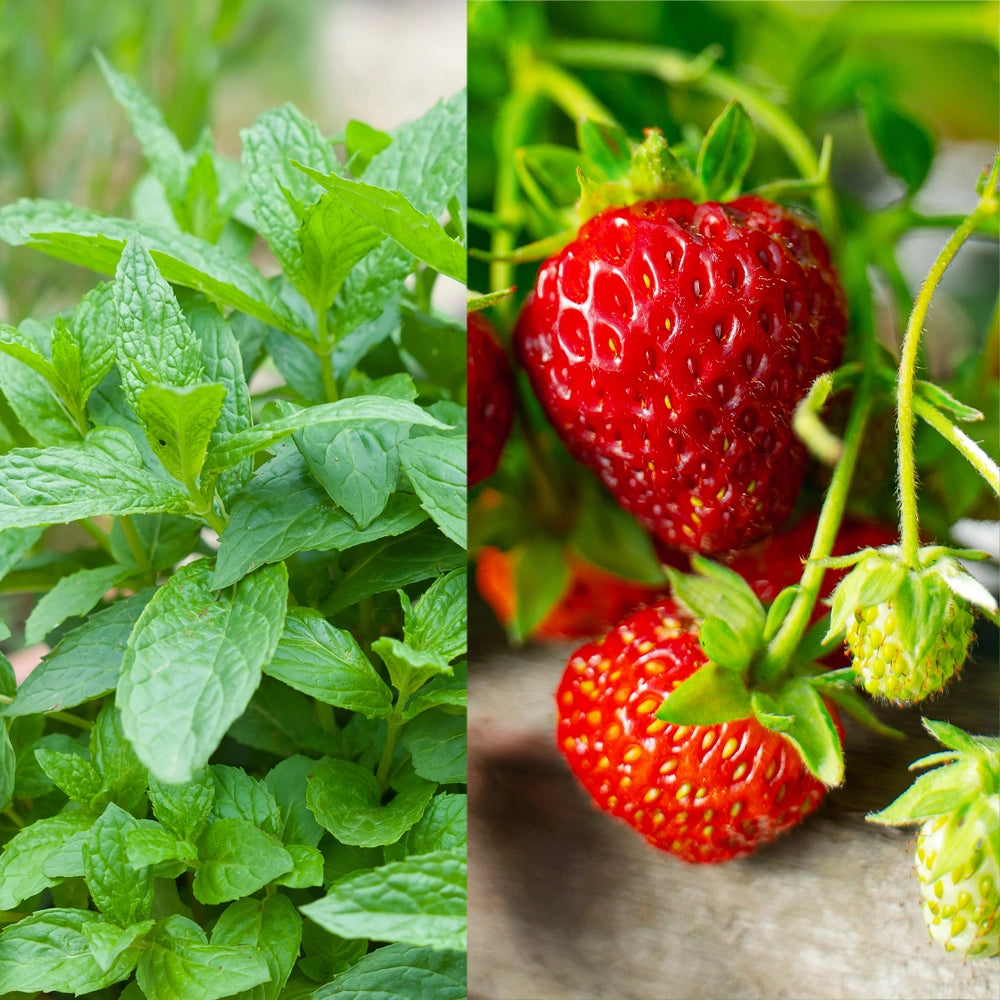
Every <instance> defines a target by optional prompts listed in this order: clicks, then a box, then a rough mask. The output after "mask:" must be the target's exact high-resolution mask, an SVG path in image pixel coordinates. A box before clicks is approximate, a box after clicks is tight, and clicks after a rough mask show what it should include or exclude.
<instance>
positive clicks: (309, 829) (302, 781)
mask: <svg viewBox="0 0 1000 1000" xmlns="http://www.w3.org/2000/svg"><path fill="white" fill-rule="evenodd" d="M315 766H316V761H315V760H313V759H312V758H310V757H304V756H302V755H301V754H296V755H295V756H292V757H286V758H285V759H284V760H282V761H279V762H278V763H277V764H275V766H274V767H272V768H271V770H270V771H268V772H267V774H266V776H265V777H264V784H265V785H267V787H268V788H269V789H270V790H271V794H272V795H273V796H274V800H275V802H277V804H278V809H279V811H280V813H281V830H280V834H281V840H282V842H283V843H284V844H285V845H286V846H287V845H290V844H306V845H308V846H310V847H316V846H317V845H318V844H319V842H320V839H321V838H322V836H323V828H322V827H321V826H320V825H319V823H317V822H316V820H315V818H314V817H313V814H312V813H311V812H310V811H309V808H308V807H307V806H306V780H307V779H308V777H309V775H310V774H312V772H313V768H314V767H315Z"/></svg>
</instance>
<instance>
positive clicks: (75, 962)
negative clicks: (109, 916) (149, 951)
mask: <svg viewBox="0 0 1000 1000" xmlns="http://www.w3.org/2000/svg"><path fill="white" fill-rule="evenodd" d="M100 922H101V917H100V916H99V915H98V914H97V913H94V912H92V911H89V910H71V909H57V908H53V909H49V910H41V911H40V912H38V913H34V914H32V915H31V916H28V917H25V918H24V920H20V921H18V922H17V923H16V924H12V925H11V926H9V927H6V928H5V929H4V931H3V933H2V934H0V991H3V992H5V993H6V992H8V991H11V992H12V991H17V990H21V991H24V992H31V993H36V992H38V991H41V990H49V991H53V992H61V993H73V994H74V995H77V996H79V995H80V994H81V993H93V992H95V991H97V990H100V989H103V988H104V987H105V986H110V985H111V984H112V983H118V982H121V981H122V980H123V979H125V978H126V977H127V976H128V975H129V974H130V973H131V971H132V969H133V968H134V966H135V963H136V953H135V952H134V951H126V952H125V953H124V954H121V955H119V956H118V958H117V959H116V961H115V962H114V964H113V965H112V966H111V968H109V969H107V970H104V969H102V968H101V967H100V966H99V965H98V964H97V962H96V960H95V959H94V956H93V955H92V954H91V951H90V945H89V943H88V941H87V938H86V937H85V936H84V928H85V927H87V926H88V925H95V924H98V923H100Z"/></svg>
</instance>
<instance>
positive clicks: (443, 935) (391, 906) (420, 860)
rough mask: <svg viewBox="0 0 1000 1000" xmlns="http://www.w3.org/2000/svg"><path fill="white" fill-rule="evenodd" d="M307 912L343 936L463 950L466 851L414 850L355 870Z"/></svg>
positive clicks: (306, 907) (308, 908)
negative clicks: (375, 865)
mask: <svg viewBox="0 0 1000 1000" xmlns="http://www.w3.org/2000/svg"><path fill="white" fill-rule="evenodd" d="M302 912H303V913H304V914H305V915H306V916H307V917H309V918H310V919H311V920H315V921H316V923H318V924H319V925H320V926H321V927H324V928H325V929H326V930H328V931H330V933H331V934H339V935H340V936H341V937H350V936H358V935H360V936H363V937H368V938H374V939H376V940H379V941H392V942H401V943H404V944H412V945H418V946H425V947H430V948H438V949H453V950H456V951H458V950H461V949H463V948H465V933H466V932H465V923H466V922H465V913H466V862H465V852H464V851H462V850H451V851H435V852H433V853H430V854H418V855H411V856H410V857H408V858H405V859H403V860H401V861H392V862H389V863H388V864H386V865H383V866H381V867H380V868H376V869H374V870H373V871H366V872H360V873H358V874H356V875H349V876H348V877H347V878H344V879H341V880H340V881H339V882H337V883H336V884H335V885H334V886H333V887H332V888H331V890H330V892H329V893H328V894H327V895H326V896H325V897H324V898H323V899H318V900H316V902H314V903H308V904H307V905H305V906H303V907H302Z"/></svg>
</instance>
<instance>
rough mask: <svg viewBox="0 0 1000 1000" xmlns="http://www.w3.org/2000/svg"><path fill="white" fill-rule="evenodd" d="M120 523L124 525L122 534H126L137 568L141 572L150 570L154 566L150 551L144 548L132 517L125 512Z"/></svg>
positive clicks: (119, 520)
mask: <svg viewBox="0 0 1000 1000" xmlns="http://www.w3.org/2000/svg"><path fill="white" fill-rule="evenodd" d="M118 523H119V524H121V526H122V534H124V535H125V541H126V542H128V550H129V552H131V553H132V558H133V559H134V560H135V565H136V568H137V569H138V570H139V572H140V573H146V572H148V571H149V570H150V569H151V568H152V562H151V560H150V558H149V553H148V552H147V551H146V550H145V548H143V545H142V540H141V539H140V538H139V532H138V531H136V528H135V523H134V522H133V520H132V518H131V517H130V516H129V515H127V514H124V515H122V516H121V517H120V518H119V519H118Z"/></svg>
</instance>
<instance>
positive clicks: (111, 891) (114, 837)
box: [83, 802, 153, 927]
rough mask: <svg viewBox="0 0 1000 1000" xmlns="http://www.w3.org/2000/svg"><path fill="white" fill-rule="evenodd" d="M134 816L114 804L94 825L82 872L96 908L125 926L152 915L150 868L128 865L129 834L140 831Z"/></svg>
mask: <svg viewBox="0 0 1000 1000" xmlns="http://www.w3.org/2000/svg"><path fill="white" fill-rule="evenodd" d="M138 827H139V822H138V820H136V818H135V817H134V816H131V815H130V814H129V813H127V812H125V810H124V809H121V808H119V807H118V806H116V805H115V804H114V803H113V802H112V803H111V804H110V805H109V806H108V807H107V809H105V810H104V812H103V813H102V814H101V816H100V817H98V819H97V820H96V821H95V822H94V825H93V826H92V827H91V828H90V832H89V833H88V834H87V839H86V840H85V841H84V843H83V872H84V878H85V879H86V881H87V888H88V889H89V890H90V895H91V897H92V898H93V900H94V903H95V904H96V905H97V908H98V909H99V910H100V911H101V912H102V913H103V914H104V915H105V916H106V917H107V918H108V919H109V920H112V921H114V922H115V923H117V924H120V925H121V926H123V927H128V926H129V925H130V924H134V923H138V922H139V921H141V920H146V919H147V918H148V917H150V916H151V915H152V912H153V878H152V875H151V873H150V871H149V869H148V868H139V869H136V868H134V867H132V866H131V865H130V864H129V859H128V850H127V841H128V835H129V834H130V833H131V832H132V831H133V830H137V829H138Z"/></svg>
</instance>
